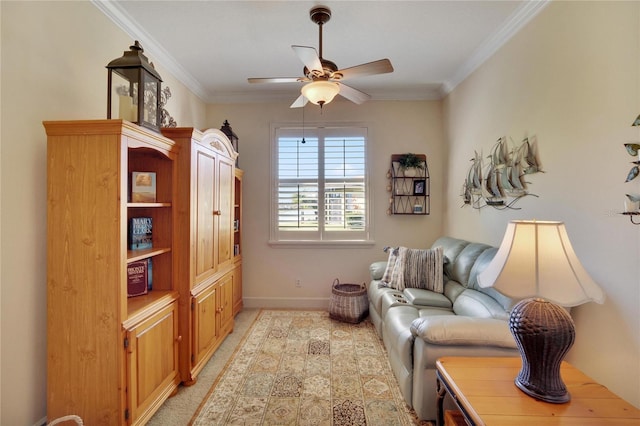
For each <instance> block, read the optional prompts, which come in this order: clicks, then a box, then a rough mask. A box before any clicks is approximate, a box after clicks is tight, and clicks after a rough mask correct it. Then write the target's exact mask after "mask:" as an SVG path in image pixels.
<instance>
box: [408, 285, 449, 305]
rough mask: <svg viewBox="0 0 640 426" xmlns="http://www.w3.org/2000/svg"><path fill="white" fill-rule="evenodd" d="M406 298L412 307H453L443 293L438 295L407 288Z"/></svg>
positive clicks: (423, 290) (419, 289) (429, 291)
mask: <svg viewBox="0 0 640 426" xmlns="http://www.w3.org/2000/svg"><path fill="white" fill-rule="evenodd" d="M403 293H404V297H405V298H406V299H407V302H409V303H410V304H412V305H417V306H418V307H421V306H435V307H440V308H451V307H452V306H453V305H452V303H451V300H449V299H448V298H447V296H445V295H444V294H442V293H436V292H435V291H431V290H425V289H422V288H405V289H404V291H403Z"/></svg>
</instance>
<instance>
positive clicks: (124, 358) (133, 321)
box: [43, 120, 182, 425]
mask: <svg viewBox="0 0 640 426" xmlns="http://www.w3.org/2000/svg"><path fill="white" fill-rule="evenodd" d="M43 124H44V127H45V129H46V133H47V416H48V418H50V419H53V418H57V417H61V416H64V415H68V414H77V415H79V416H80V417H82V419H83V420H84V422H85V424H113V425H116V424H120V425H125V424H126V425H138V424H145V423H146V422H147V421H148V420H149V418H150V417H151V416H152V415H153V413H154V412H155V411H156V410H157V408H158V407H159V406H160V405H161V404H162V403H163V402H164V401H165V400H166V398H168V397H169V396H170V395H171V394H172V393H173V392H175V391H176V389H177V386H178V384H179V383H180V376H179V369H178V354H179V352H178V350H179V342H180V340H181V339H182V337H181V335H180V333H179V327H178V326H179V312H178V300H179V299H180V295H179V289H178V286H177V284H176V257H177V256H176V253H175V249H174V245H175V240H176V234H175V220H176V204H175V201H176V189H177V167H176V161H177V159H178V149H177V146H176V144H175V143H174V142H173V141H172V140H170V139H168V138H165V137H163V136H162V135H160V134H157V133H154V132H152V131H149V130H146V129H143V128H141V127H139V126H137V125H135V124H133V123H130V122H127V121H123V120H85V121H45V122H44V123H43ZM133 171H146V172H154V173H155V174H156V178H157V181H156V191H157V196H156V201H155V202H145V203H131V202H129V201H128V199H129V187H130V182H129V179H130V176H131V172H133ZM132 217H150V218H152V221H153V236H152V238H153V244H152V247H151V248H149V249H145V250H128V245H127V234H128V230H127V226H128V220H129V219H130V218H132ZM142 259H152V260H153V286H152V289H151V290H150V291H149V292H148V293H147V294H145V295H142V296H137V297H127V265H128V264H129V263H131V262H134V261H137V260H142Z"/></svg>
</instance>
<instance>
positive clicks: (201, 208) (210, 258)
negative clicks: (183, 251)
mask: <svg viewBox="0 0 640 426" xmlns="http://www.w3.org/2000/svg"><path fill="white" fill-rule="evenodd" d="M193 155H194V156H195V158H194V161H193V164H194V171H193V173H194V174H195V179H194V180H195V183H194V184H193V185H194V186H195V188H194V189H195V194H194V197H193V199H194V206H193V214H195V218H194V222H195V223H194V233H195V236H194V237H195V253H194V258H195V281H196V283H198V282H201V281H202V280H204V279H205V278H206V277H208V276H210V275H211V274H213V272H214V271H215V269H216V267H217V263H218V261H217V250H216V240H215V232H216V231H215V226H216V223H215V222H216V218H217V217H218V216H216V215H215V212H216V210H217V206H216V202H217V200H216V179H215V176H216V157H215V155H214V154H212V153H211V152H210V151H208V150H204V149H199V148H197V149H195V150H194V154H193Z"/></svg>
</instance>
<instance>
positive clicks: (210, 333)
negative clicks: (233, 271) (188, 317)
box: [191, 285, 218, 368]
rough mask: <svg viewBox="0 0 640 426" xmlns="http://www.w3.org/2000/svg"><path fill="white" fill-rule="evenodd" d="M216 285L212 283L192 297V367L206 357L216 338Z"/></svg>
mask: <svg viewBox="0 0 640 426" xmlns="http://www.w3.org/2000/svg"><path fill="white" fill-rule="evenodd" d="M216 298H217V286H216V285H212V286H210V287H209V288H207V289H206V290H205V291H203V292H202V293H200V294H198V295H197V296H195V297H194V309H193V360H192V363H191V365H192V368H193V367H196V366H197V365H198V363H199V362H200V361H202V360H204V359H206V358H207V355H208V353H209V352H211V350H212V348H213V347H214V345H215V343H216V341H217V340H218V325H217V324H216V320H217V315H216V311H217V307H218V302H217V300H216Z"/></svg>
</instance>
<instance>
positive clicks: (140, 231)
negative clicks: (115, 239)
mask: <svg viewBox="0 0 640 426" xmlns="http://www.w3.org/2000/svg"><path fill="white" fill-rule="evenodd" d="M152 247H153V220H152V218H150V217H132V218H131V219H129V250H142V249H150V248H152Z"/></svg>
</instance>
